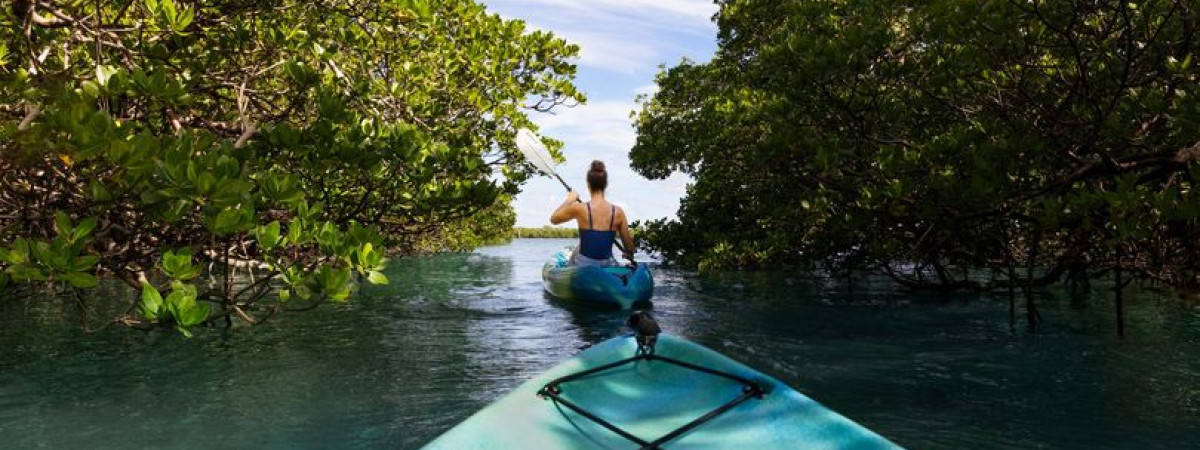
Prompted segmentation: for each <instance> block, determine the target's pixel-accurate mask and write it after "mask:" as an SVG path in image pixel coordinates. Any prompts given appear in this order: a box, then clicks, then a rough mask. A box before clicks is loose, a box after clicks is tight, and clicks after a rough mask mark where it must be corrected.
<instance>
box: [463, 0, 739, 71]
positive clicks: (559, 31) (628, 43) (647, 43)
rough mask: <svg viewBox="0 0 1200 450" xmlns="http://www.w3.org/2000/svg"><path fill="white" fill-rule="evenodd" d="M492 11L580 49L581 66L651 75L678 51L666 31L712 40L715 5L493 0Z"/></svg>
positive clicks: (656, 0)
mask: <svg viewBox="0 0 1200 450" xmlns="http://www.w3.org/2000/svg"><path fill="white" fill-rule="evenodd" d="M485 3H487V5H488V9H489V10H490V11H493V12H497V13H499V14H500V15H502V16H504V17H507V18H519V19H521V20H524V21H525V22H526V23H527V24H528V25H529V26H530V27H531V28H535V29H540V30H545V31H549V32H552V33H554V34H555V35H557V36H559V37H561V38H563V39H566V40H567V42H570V43H573V44H578V45H579V47H580V59H579V64H580V65H581V66H584V67H592V68H596V69H602V70H607V71H611V72H615V73H619V74H625V75H629V74H634V73H653V72H654V71H655V70H656V67H657V65H658V64H659V63H663V62H670V61H667V60H668V59H672V60H673V58H671V57H670V56H671V55H672V53H674V52H675V51H676V49H674V48H672V46H671V42H670V40H668V39H664V37H663V34H664V33H667V34H679V33H683V34H689V35H691V36H692V37H693V38H696V37H700V36H704V37H705V38H707V39H711V38H712V36H713V35H714V34H715V30H716V28H715V27H716V25H715V24H713V23H712V22H711V21H710V20H709V19H710V18H711V17H712V15H713V14H714V13H715V12H716V10H717V7H716V5H715V4H714V3H713V2H711V1H706V0H586V1H584V0H494V1H485Z"/></svg>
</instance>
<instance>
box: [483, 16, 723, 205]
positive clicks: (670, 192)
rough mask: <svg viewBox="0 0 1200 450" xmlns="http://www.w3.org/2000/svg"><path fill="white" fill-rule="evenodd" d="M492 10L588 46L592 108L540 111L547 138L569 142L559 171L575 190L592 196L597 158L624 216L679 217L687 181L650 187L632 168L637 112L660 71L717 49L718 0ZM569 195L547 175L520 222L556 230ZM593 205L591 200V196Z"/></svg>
mask: <svg viewBox="0 0 1200 450" xmlns="http://www.w3.org/2000/svg"><path fill="white" fill-rule="evenodd" d="M483 2H484V3H485V4H487V6H488V9H489V11H492V12H496V13H499V14H501V15H502V16H504V17H506V18H514V19H515V18H519V19H521V20H524V21H525V22H526V23H527V24H529V26H530V27H531V28H536V29H541V30H545V31H549V32H552V33H554V34H555V35H557V36H559V37H562V38H564V39H566V40H567V41H568V42H572V43H575V44H578V45H579V46H580V59H579V61H578V64H579V67H580V69H579V78H578V79H577V83H578V85H579V87H580V88H581V89H582V90H584V91H585V92H587V93H588V97H589V102H588V103H587V104H584V105H580V106H577V107H574V108H555V110H554V113H553V114H537V113H531V114H530V117H531V118H532V119H533V120H534V121H535V122H536V123H537V124H538V127H539V131H540V133H542V134H544V135H546V136H549V137H553V138H555V139H558V140H561V141H563V142H564V143H565V144H566V145H565V147H564V148H563V153H564V155H565V156H566V158H567V161H566V163H565V164H563V165H562V166H560V167H559V168H558V172H559V174H560V175H561V176H562V177H563V179H564V180H566V181H567V183H569V184H571V185H572V186H573V187H574V188H576V189H577V190H580V191H586V184H585V181H584V174H585V173H586V172H587V168H588V166H589V165H590V163H591V161H592V160H593V159H600V160H603V161H604V162H605V163H606V165H607V166H608V170H609V187H608V190H607V195H608V198H609V199H610V200H611V201H613V202H614V203H616V204H618V205H620V206H621V207H623V208H625V212H626V214H627V215H628V216H629V218H630V220H648V219H657V218H662V217H667V218H673V217H674V216H675V213H676V210H677V209H678V208H679V199H680V198H681V197H682V196H683V195H684V194H685V189H686V185H687V183H688V182H689V181H690V180H689V178H688V177H686V176H684V175H679V174H676V175H673V176H671V177H669V178H667V179H666V180H647V179H645V178H643V177H641V176H639V175H638V174H637V173H635V172H634V171H633V170H632V169H631V168H630V167H629V149H630V148H631V147H632V146H633V144H634V142H635V140H636V132H635V130H634V129H633V127H632V126H631V119H630V117H629V114H630V112H631V111H633V110H635V109H637V104H636V103H635V102H634V98H635V97H636V96H637V95H639V94H651V95H652V94H654V93H655V92H657V89H658V87H657V86H656V85H655V84H654V83H653V76H654V74H655V73H656V72H657V71H658V66H659V64H662V63H667V64H673V63H675V62H678V61H679V59H680V58H682V57H684V56H687V57H690V58H691V59H693V60H700V61H703V60H706V59H707V58H708V57H709V56H711V54H712V52H713V49H714V47H715V35H716V25H715V24H714V23H712V21H711V20H710V18H711V17H712V15H713V14H714V13H715V12H716V10H717V6H716V5H715V4H714V3H713V2H712V1H711V0H483ZM564 195H565V192H564V191H563V189H562V186H561V185H559V184H558V182H557V181H554V180H552V179H550V178H548V177H538V178H535V179H532V180H530V181H529V182H528V183H527V184H526V185H525V186H524V187H523V190H522V193H521V194H520V195H518V196H517V198H516V200H515V201H514V202H513V206H514V208H515V209H516V211H517V224H518V225H521V226H542V225H547V224H549V221H548V219H549V216H550V212H551V211H552V210H553V209H554V208H555V207H557V206H558V205H559V204H560V203H561V202H562V199H563V197H564ZM584 197H585V198H586V197H587V194H586V192H584Z"/></svg>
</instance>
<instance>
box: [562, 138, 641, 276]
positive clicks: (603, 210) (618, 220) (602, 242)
mask: <svg viewBox="0 0 1200 450" xmlns="http://www.w3.org/2000/svg"><path fill="white" fill-rule="evenodd" d="M587 184H588V190H589V191H590V192H591V200H589V201H588V202H587V203H579V194H578V193H576V192H575V191H570V192H568V193H567V199H566V201H564V202H563V204H562V205H561V206H559V207H558V209H556V210H554V214H551V215H550V223H552V224H555V225H558V224H560V223H563V222H566V221H569V220H575V221H576V223H578V224H579V245H578V246H577V247H575V250H574V251H572V252H571V263H572V264H575V265H580V266H588V265H590V266H615V265H618V263H617V260H616V259H614V258H613V251H612V249H613V240H614V239H615V238H616V236H617V234H620V235H621V242H623V243H624V244H625V245H624V248H625V255H624V256H625V259H628V260H629V262H630V263H633V262H634V261H633V237H632V236H631V235H630V234H629V222H628V221H627V220H626V218H625V211H624V210H622V209H621V208H619V207H617V206H616V205H613V204H612V203H609V202H608V200H605V199H604V189H605V188H607V187H608V172H607V171H605V170H604V163H603V162H601V161H592V168H591V169H590V170H588V173H587Z"/></svg>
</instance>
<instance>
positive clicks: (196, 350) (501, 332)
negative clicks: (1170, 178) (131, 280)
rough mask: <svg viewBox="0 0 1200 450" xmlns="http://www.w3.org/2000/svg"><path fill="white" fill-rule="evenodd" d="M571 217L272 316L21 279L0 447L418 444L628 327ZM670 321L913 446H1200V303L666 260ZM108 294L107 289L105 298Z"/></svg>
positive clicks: (1, 327) (4, 310)
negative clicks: (1020, 298)
mask: <svg viewBox="0 0 1200 450" xmlns="http://www.w3.org/2000/svg"><path fill="white" fill-rule="evenodd" d="M566 242H567V241H556V240H519V241H516V242H515V243H513V244H511V245H507V246H503V247H493V248H486V249H482V250H480V251H478V252H476V253H473V254H469V255H461V254H460V255H442V256H437V257H432V258H422V259H408V260H402V261H399V262H397V263H395V264H393V265H392V267H391V268H390V270H389V272H388V276H389V278H391V279H392V280H393V284H392V285H389V286H385V287H368V288H365V289H364V290H363V292H361V293H360V294H359V295H358V296H357V297H356V298H355V299H354V300H353V301H352V302H351V303H349V304H347V305H338V306H329V307H324V308H321V309H318V310H316V311H311V312H307V313H299V314H292V315H287V316H282V317H276V318H275V319H272V320H273V322H272V323H269V324H267V325H264V326H260V327H256V328H254V329H236V330H234V331H227V330H222V329H212V330H203V331H201V332H200V333H198V334H197V337H196V338H194V339H191V340H187V339H183V338H180V337H178V336H177V335H175V334H172V333H167V332H153V333H143V332H137V331H131V330H124V329H112V330H106V331H102V332H100V333H97V334H91V335H86V334H84V333H82V332H81V331H79V329H78V327H76V326H75V325H74V318H75V315H74V313H73V312H72V311H74V309H73V308H72V307H70V304H69V303H65V302H61V301H57V300H41V301H39V302H36V303H23V302H13V301H0V448H19V449H24V448H55V449H57V448H63V449H74V448H91V449H110V448H111V449H128V448H170V449H175V448H178V449H217V448H280V449H285V448H287V449H291V448H418V447H420V446H421V445H422V444H424V443H426V442H428V441H429V440H431V439H432V438H433V437H435V436H436V435H438V434H439V433H441V432H442V431H444V430H446V429H448V428H449V427H451V426H453V425H454V424H455V423H457V422H458V421H460V420H462V419H464V418H466V417H467V416H469V415H470V414H471V413H473V412H474V411H475V410H477V409H479V408H481V407H483V406H484V405H486V404H488V403H489V402H491V401H492V400H494V399H496V398H497V397H498V396H500V395H502V394H503V393H505V392H507V391H508V390H509V389H511V388H513V387H515V386H516V385H517V384H519V383H520V382H521V381H522V380H524V379H526V378H528V377H530V376H532V375H533V374H535V373H538V372H540V371H542V370H544V369H546V368H548V367H550V366H552V365H554V364H555V363H556V362H557V361H560V360H562V359H564V358H567V357H569V356H571V355H573V354H574V353H576V352H577V351H579V350H580V349H582V348H585V347H587V346H588V345H591V344H594V343H596V342H599V341H601V340H604V339H607V338H609V337H612V336H614V335H616V334H618V333H620V332H621V331H622V330H621V329H620V328H621V324H622V323H623V321H624V319H625V314H624V313H621V312H614V311H605V310H595V309H591V308H588V307H586V306H582V305H576V304H570V303H563V302H559V301H557V300H553V299H550V298H547V297H546V296H544V295H543V294H542V291H541V284H540V268H541V264H542V262H543V260H544V258H546V257H547V255H549V254H550V253H551V251H552V250H555V249H557V248H560V247H561V246H563V245H564V244H565V243H566ZM655 275H656V282H657V284H658V288H657V289H656V292H655V300H654V302H655V313H656V315H657V317H658V318H659V321H660V322H662V324H663V325H664V327H665V328H666V329H667V330H668V331H669V332H673V333H676V334H680V335H683V336H685V337H687V338H689V339H692V340H695V341H697V342H699V343H701V344H704V345H707V346H709V347H711V348H714V349H716V350H718V351H721V352H723V353H726V354H728V355H730V356H732V357H734V358H735V359H738V360H740V361H742V362H744V363H747V364H749V365H751V366H754V367H756V368H758V369H760V370H762V371H764V372H766V373H769V374H771V375H774V376H776V377H778V378H780V379H781V380H784V381H785V382H788V383H789V384H791V385H792V386H795V387H796V388H798V389H799V390H800V391H801V392H804V393H805V394H807V395H809V396H811V397H813V398H815V399H817V400H818V401H820V402H822V403H824V404H825V405H827V406H829V407H831V408H833V409H835V410H837V411H839V412H841V413H842V414H844V415H846V416H848V417H850V418H851V419H854V420H856V421H858V422H860V423H862V424H864V425H866V426H867V427H869V428H871V429H873V430H876V431H877V432H879V433H880V434H882V435H884V436H886V437H888V438H890V439H892V440H894V441H895V442H897V443H899V444H901V445H905V446H908V447H911V448H942V449H960V448H977V449H1028V448H1080V449H1083V448H1088V449H1096V448H1114V449H1118V448H1122V449H1123V448H1138V449H1142V448H1164V449H1166V448H1197V447H1200V308H1197V307H1196V306H1189V305H1186V304H1182V303H1180V302H1177V301H1174V300H1168V299H1166V298H1164V297H1163V296H1162V295H1161V294H1158V293H1155V292H1153V291H1149V290H1143V291H1140V292H1135V293H1131V294H1130V297H1132V298H1130V300H1129V303H1130V305H1129V309H1130V311H1129V316H1130V317H1129V324H1128V328H1127V331H1128V337H1127V338H1126V339H1125V340H1119V339H1117V338H1116V337H1115V333H1114V332H1113V321H1112V315H1113V313H1112V309H1111V307H1110V306H1109V303H1110V302H1109V301H1108V300H1107V297H1106V295H1109V294H1107V293H1104V292H1101V291H1099V290H1098V291H1097V293H1096V295H1095V296H1094V298H1093V300H1092V301H1091V302H1071V301H1069V300H1067V299H1066V298H1065V295H1061V294H1060V293H1058V292H1056V291H1053V290H1051V291H1048V292H1044V293H1041V294H1040V295H1041V300H1040V301H1041V302H1042V307H1043V313H1044V315H1045V316H1046V319H1047V320H1048V323H1047V324H1046V326H1045V327H1044V328H1043V329H1042V330H1041V332H1039V333H1038V334H1029V333H1026V332H1024V331H1023V328H1022V327H1018V331H1017V332H1015V333H1014V332H1012V331H1010V329H1009V323H1008V304H1007V296H1006V294H1004V293H997V294H984V295H975V296H953V297H939V296H936V295H922V296H916V295H910V294H905V293H903V292H900V291H897V290H895V289H894V288H893V287H892V286H891V285H890V284H889V283H886V282H885V281H884V280H878V279H860V280H857V281H856V282H855V284H854V286H853V289H848V288H847V286H846V285H845V283H844V282H832V281H825V280H805V279H802V278H799V277H794V276H787V275H781V274H763V273H729V274H722V275H719V276H706V277H700V276H697V275H695V274H693V273H690V272H684V271H677V270H673V269H668V268H659V269H658V270H657V272H656V273H655ZM93 301H95V302H97V303H102V302H100V301H98V300H93Z"/></svg>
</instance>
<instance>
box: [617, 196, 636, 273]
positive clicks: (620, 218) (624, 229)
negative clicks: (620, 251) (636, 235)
mask: <svg viewBox="0 0 1200 450" xmlns="http://www.w3.org/2000/svg"><path fill="white" fill-rule="evenodd" d="M617 234H620V235H621V244H623V245H624V246H625V259H628V260H629V262H630V263H631V264H637V262H636V261H634V260H633V251H634V250H635V249H634V248H633V233H631V232H630V231H629V221H628V220H626V218H625V210H623V209H621V208H617Z"/></svg>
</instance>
